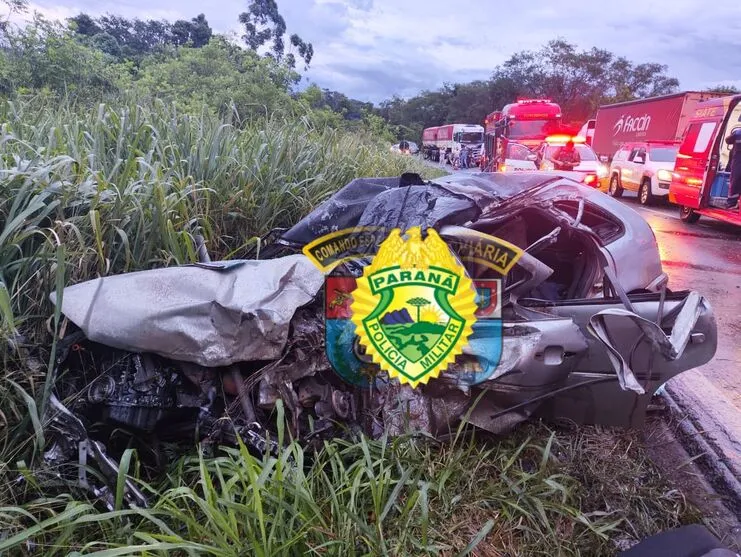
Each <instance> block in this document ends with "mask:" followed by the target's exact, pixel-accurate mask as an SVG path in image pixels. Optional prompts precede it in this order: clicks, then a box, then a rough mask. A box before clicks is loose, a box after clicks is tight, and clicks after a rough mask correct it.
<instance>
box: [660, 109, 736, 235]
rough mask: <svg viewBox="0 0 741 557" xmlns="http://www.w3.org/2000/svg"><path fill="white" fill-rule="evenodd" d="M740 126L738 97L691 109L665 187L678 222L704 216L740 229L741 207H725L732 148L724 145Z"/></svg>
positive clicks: (727, 195)
mask: <svg viewBox="0 0 741 557" xmlns="http://www.w3.org/2000/svg"><path fill="white" fill-rule="evenodd" d="M740 127H741V95H731V96H726V97H720V98H716V99H710V100H707V101H705V102H701V103H698V104H697V106H696V107H695V111H694V114H693V115H692V117H691V118H690V120H689V125H688V126H687V129H686V131H685V132H684V136H683V138H682V143H681V144H680V146H679V152H678V153H677V160H676V162H675V163H674V170H673V172H672V181H671V184H670V185H669V201H671V202H672V203H676V204H677V205H679V207H680V212H679V218H680V219H682V221H684V222H687V223H694V222H697V221H698V219H699V218H700V216H706V217H709V218H713V219H716V220H720V221H723V222H727V223H730V224H735V225H738V226H741V204H737V205H736V206H735V207H729V206H728V197H729V189H730V168H731V157H732V149H731V148H730V146H729V145H728V144H727V143H726V142H725V139H726V138H727V137H728V136H729V135H730V134H731V132H732V131H734V130H735V129H737V128H740ZM735 148H736V147H734V149H735ZM737 156H741V154H740V155H737Z"/></svg>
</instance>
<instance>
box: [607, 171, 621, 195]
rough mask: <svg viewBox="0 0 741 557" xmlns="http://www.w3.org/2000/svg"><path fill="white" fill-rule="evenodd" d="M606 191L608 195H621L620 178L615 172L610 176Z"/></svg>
mask: <svg viewBox="0 0 741 557" xmlns="http://www.w3.org/2000/svg"><path fill="white" fill-rule="evenodd" d="M607 193H608V194H609V195H610V197H622V195H623V188H622V187H621V186H620V178H618V175H617V174H613V175H612V178H610V186H609V187H608V188H607Z"/></svg>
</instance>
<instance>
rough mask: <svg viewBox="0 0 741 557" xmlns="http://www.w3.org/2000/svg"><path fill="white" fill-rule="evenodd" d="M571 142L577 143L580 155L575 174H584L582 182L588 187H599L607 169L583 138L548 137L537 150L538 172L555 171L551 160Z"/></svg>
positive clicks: (577, 150)
mask: <svg viewBox="0 0 741 557" xmlns="http://www.w3.org/2000/svg"><path fill="white" fill-rule="evenodd" d="M569 140H571V141H573V142H574V143H575V145H574V147H576V152H577V153H579V159H580V162H579V164H578V165H577V166H575V167H574V169H573V171H574V172H581V173H583V174H584V179H583V180H580V181H581V182H583V183H584V184H586V185H587V186H592V187H598V186H599V179H600V178H602V177H603V176H604V175H606V169H605V167H604V166H603V165H602V163H600V161H599V159H598V158H597V154H596V153H595V152H594V151H593V150H592V148H591V147H590V146H589V145H586V144H585V143H584V141H585V139H584V138H583V137H579V136H577V137H571V136H567V135H554V136H550V137H548V138H547V139H546V140H545V141H544V142H543V143H542V144H541V145H540V147H538V149H537V150H536V154H537V155H538V158H537V162H536V165H537V167H538V170H554V165H553V163H552V162H551V160H550V159H552V158H553V157H554V155H555V154H556V151H558V149H560V148H561V147H563V146H564V145H566V143H567V142H568V141H569Z"/></svg>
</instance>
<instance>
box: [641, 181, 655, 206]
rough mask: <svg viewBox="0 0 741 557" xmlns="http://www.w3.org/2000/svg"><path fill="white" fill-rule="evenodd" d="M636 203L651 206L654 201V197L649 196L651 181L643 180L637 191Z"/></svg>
mask: <svg viewBox="0 0 741 557" xmlns="http://www.w3.org/2000/svg"><path fill="white" fill-rule="evenodd" d="M638 201H640V203H641V205H651V204H653V201H654V196H653V195H652V194H651V180H643V182H641V187H640V189H639V190H638Z"/></svg>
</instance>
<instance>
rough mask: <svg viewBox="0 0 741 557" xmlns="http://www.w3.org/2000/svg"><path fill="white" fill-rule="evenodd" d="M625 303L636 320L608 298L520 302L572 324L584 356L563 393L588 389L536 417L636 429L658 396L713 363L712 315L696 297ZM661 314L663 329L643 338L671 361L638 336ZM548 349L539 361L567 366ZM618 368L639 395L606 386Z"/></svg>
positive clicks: (638, 298)
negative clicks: (683, 374)
mask: <svg viewBox="0 0 741 557" xmlns="http://www.w3.org/2000/svg"><path fill="white" fill-rule="evenodd" d="M628 298H629V300H630V302H631V304H632V305H633V309H634V312H629V311H626V309H625V306H624V305H623V304H622V302H621V301H620V300H619V299H611V298H595V299H583V300H562V301H556V302H543V301H542V300H532V299H529V300H528V299H523V300H520V301H519V305H520V307H521V308H525V309H529V310H535V311H536V312H538V313H545V314H551V315H553V316H554V317H556V318H558V319H564V318H566V319H570V320H571V321H572V322H573V323H574V324H575V325H576V326H577V327H578V328H579V330H580V331H581V332H582V334H583V335H584V337H585V338H586V339H587V341H588V350H587V351H586V353H581V354H579V355H578V357H577V358H576V359H575V361H574V362H573V368H572V369H571V373H570V374H569V376H568V379H567V384H568V385H572V386H576V385H581V384H584V385H588V386H586V387H584V388H576V389H573V390H571V391H567V392H564V393H563V394H562V395H560V396H557V397H554V398H553V399H551V400H550V401H548V402H547V403H545V404H544V406H543V407H542V408H541V409H540V413H541V414H542V415H545V416H550V417H553V416H559V417H565V418H568V419H571V420H573V421H574V422H576V423H591V424H594V423H597V424H603V425H613V426H640V425H641V424H642V422H643V419H644V418H645V410H646V406H647V405H648V402H649V401H650V399H651V395H652V394H653V392H654V390H655V389H656V388H658V387H659V386H660V385H662V384H663V383H665V382H666V381H668V380H669V379H671V378H672V377H674V376H675V375H678V374H679V373H681V372H683V371H686V370H688V369H693V368H695V367H698V366H700V365H703V364H705V363H707V362H708V361H709V360H710V359H711V358H712V357H713V355H714V354H715V351H716V348H717V329H716V322H715V317H714V314H713V309H712V307H711V306H710V304H709V303H708V302H707V300H705V299H704V298H703V297H702V296H699V295H698V294H697V293H694V292H686V291H685V292H676V293H670V294H667V295H666V297H665V299H664V300H663V302H662V300H661V295H660V294H658V293H651V294H633V295H629V296H628ZM521 311H522V310H521ZM659 311H662V313H663V315H664V318H663V319H662V320H661V326H660V327H659V326H649V331H650V332H651V334H652V335H655V337H654V338H655V339H656V340H658V339H660V337H663V335H664V334H665V335H666V336H667V338H669V339H671V342H672V343H673V345H675V346H676V347H677V348H678V350H677V352H676V353H669V352H670V350H669V349H668V345H667V341H666V340H664V341H663V342H664V348H662V350H658V349H657V348H653V347H652V342H651V341H650V340H649V338H648V336H647V334H646V330H644V329H642V328H641V326H644V327H646V322H654V321H656V318H657V315H658V314H659ZM535 315H537V314H535ZM675 326H676V330H675ZM660 331H661V333H660ZM598 337H599V338H601V339H602V340H601V341H600V340H598ZM607 342H609V344H610V346H609V347H608V346H607V344H606V343H607ZM545 344H548V342H545ZM551 344H552V345H553V347H552V348H550V347H549V348H546V349H545V350H543V353H544V354H549V350H550V358H552V359H553V360H554V362H560V360H559V359H558V358H554V356H558V355H559V354H561V356H562V358H565V353H566V352H565V348H563V347H561V351H560V352H559V348H558V346H559V343H558V342H552V343H551ZM620 365H621V366H623V367H621V369H622V370H626V368H627V369H629V370H630V371H631V372H632V373H631V374H628V373H626V374H625V377H626V378H627V377H629V376H630V375H632V376H633V377H634V379H635V380H636V381H637V382H638V383H639V384H640V386H641V387H643V389H644V390H645V394H638V393H637V392H635V391H633V390H629V389H628V390H624V389H622V388H620V386H619V385H618V382H617V381H610V380H609V378H610V377H615V376H616V374H617V369H616V366H618V367H620ZM523 375H525V374H523ZM499 381H500V382H501V383H505V384H506V383H510V384H512V386H514V385H515V384H518V383H520V382H522V381H524V379H521V378H519V377H517V376H516V375H510V376H505V377H503V378H501V379H500V380H499Z"/></svg>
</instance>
